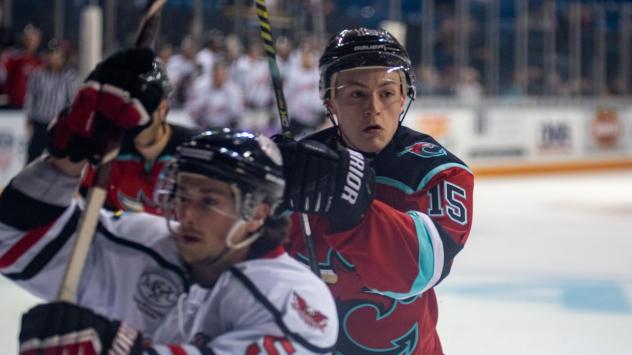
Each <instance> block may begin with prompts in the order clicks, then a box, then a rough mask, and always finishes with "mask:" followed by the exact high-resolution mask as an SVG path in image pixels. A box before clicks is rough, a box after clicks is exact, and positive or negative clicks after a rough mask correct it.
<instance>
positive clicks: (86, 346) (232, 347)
mask: <svg viewBox="0 0 632 355" xmlns="http://www.w3.org/2000/svg"><path fill="white" fill-rule="evenodd" d="M117 56H118V57H117ZM113 58H114V59H113ZM152 60H153V54H152V53H150V51H148V50H129V51H126V52H123V53H122V54H121V53H118V54H115V55H114V56H113V57H111V58H110V59H107V60H106V61H104V62H103V63H102V64H100V65H99V66H98V67H97V68H96V69H95V71H94V72H93V73H92V74H91V75H90V76H89V78H88V81H87V82H86V85H84V87H83V88H82V89H81V90H80V92H79V93H78V96H77V99H76V100H75V101H74V103H73V105H72V106H71V108H70V109H69V110H68V112H66V113H65V114H62V115H61V116H60V117H59V118H58V121H57V124H56V125H55V126H54V127H53V130H52V134H53V137H52V138H53V139H56V142H57V143H56V144H57V146H56V149H54V150H55V154H54V155H52V156H43V157H41V158H39V159H38V160H36V161H34V162H33V163H32V164H30V165H29V166H27V167H26V168H25V169H24V170H23V171H21V172H20V173H19V174H18V175H17V176H16V177H15V178H14V179H13V180H12V181H11V183H10V185H9V186H7V188H6V189H5V190H4V192H3V193H2V195H0V271H1V272H2V274H3V275H4V276H5V277H7V278H9V279H11V280H13V281H14V282H16V283H17V284H18V285H20V286H21V287H23V288H25V289H27V290H29V291H30V292H32V293H33V294H35V295H37V296H39V297H42V298H44V299H46V300H53V299H54V298H55V295H56V294H57V292H58V289H59V286H60V281H61V279H62V274H63V271H64V267H65V265H66V263H67V259H68V255H69V253H70V249H71V244H72V242H73V239H74V238H75V229H76V227H77V223H78V218H79V215H80V213H81V209H82V206H81V203H80V202H79V201H77V200H76V198H75V195H76V191H77V188H78V186H79V182H80V174H81V170H82V169H83V167H84V165H85V164H86V160H85V158H88V157H89V156H90V155H91V154H94V152H98V151H99V150H98V149H96V150H92V148H91V149H88V148H87V147H97V148H98V146H99V142H100V141H101V140H100V138H102V136H103V132H104V131H103V130H101V131H98V133H95V126H94V125H95V124H96V122H95V120H93V118H94V117H96V116H101V118H99V120H101V122H100V123H101V124H104V122H107V124H109V125H112V124H113V125H116V126H118V127H121V128H132V127H134V126H135V125H137V124H140V123H141V122H144V121H143V118H146V117H148V116H150V115H148V114H147V113H151V112H152V111H153V110H154V109H155V108H156V106H157V104H156V103H155V102H154V101H155V99H154V96H155V93H151V92H150V91H151V90H154V89H155V88H153V89H152V88H144V87H142V86H138V85H137V84H138V82H137V80H136V79H135V78H137V75H136V73H142V72H144V71H146V67H147V66H149V65H151V62H152ZM103 73H108V75H102V74H103ZM112 74H114V76H112ZM113 77H116V78H118V79H121V78H126V79H125V80H112V78H113ZM147 90H150V91H147ZM130 96H131V99H130ZM90 98H92V99H90ZM114 112H116V115H113V113H114ZM145 124H146V123H145ZM89 132H92V135H90V134H88V133H89ZM79 135H81V137H79ZM97 136H100V137H99V138H97ZM78 142H81V143H82V144H83V145H82V147H77V146H75V145H76V144H77V143H78ZM81 152H83V155H81V154H82V153H81ZM281 161H282V160H281V156H280V153H279V151H278V150H277V147H276V145H274V143H272V141H270V140H269V139H268V138H266V137H263V136H257V135H253V134H250V133H247V132H238V131H232V130H229V129H222V130H215V131H207V132H205V133H203V134H201V135H199V136H196V137H195V138H193V139H191V140H190V141H189V142H187V143H185V144H183V145H182V146H181V147H180V149H179V152H178V154H177V156H176V159H175V160H174V163H173V164H171V165H170V166H169V169H168V170H167V171H165V174H164V176H163V180H162V183H161V184H160V189H159V190H158V191H157V193H156V198H157V199H158V200H159V203H161V206H162V207H163V208H164V210H165V215H166V216H167V217H166V218H165V217H157V216H154V215H149V214H145V213H128V214H123V215H122V216H121V215H115V214H113V213H111V212H108V211H105V210H102V211H101V212H100V216H99V223H98V226H97V231H96V232H95V233H96V234H95V238H94V240H93V243H92V246H91V249H90V251H89V254H88V259H87V262H86V266H85V268H84V270H83V273H82V277H81V281H80V284H79V289H78V292H77V304H76V305H75V304H69V303H63V302H52V303H47V304H43V305H39V306H36V307H34V308H33V309H31V310H30V311H28V312H27V313H26V314H25V315H24V316H23V318H22V329H21V333H20V353H21V354H24V355H27V354H29V355H30V354H80V353H81V354H314V353H331V352H332V351H333V344H334V343H335V342H336V338H337V335H338V319H337V316H336V309H335V305H334V302H333V299H332V297H331V295H330V293H329V291H328V289H327V287H326V286H325V284H324V283H323V282H322V281H321V280H319V279H318V278H317V277H316V276H314V275H313V274H312V273H311V272H310V271H309V270H308V269H307V268H306V267H305V266H303V265H302V264H300V263H299V262H298V261H295V260H294V259H293V258H291V257H290V256H288V255H287V254H286V253H285V251H284V250H283V248H282V246H281V244H282V243H283V242H284V241H285V240H286V238H287V232H288V220H287V219H284V218H281V217H279V216H277V215H276V214H275V213H274V212H275V207H276V206H277V204H278V203H279V202H280V200H281V198H282V195H283V189H284V178H283V173H282V171H283V170H282V167H281ZM165 219H166V223H165Z"/></svg>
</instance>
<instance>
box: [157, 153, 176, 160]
mask: <svg viewBox="0 0 632 355" xmlns="http://www.w3.org/2000/svg"><path fill="white" fill-rule="evenodd" d="M172 159H173V155H171V154H167V155H163V156H161V157H159V158H158V161H169V160H172Z"/></svg>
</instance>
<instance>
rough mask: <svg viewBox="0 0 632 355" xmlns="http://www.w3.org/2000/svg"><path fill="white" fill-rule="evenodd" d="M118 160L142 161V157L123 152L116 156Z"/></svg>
mask: <svg viewBox="0 0 632 355" xmlns="http://www.w3.org/2000/svg"><path fill="white" fill-rule="evenodd" d="M116 160H117V161H141V159H140V157H139V156H138V155H136V154H121V155H119V156H118V157H116Z"/></svg>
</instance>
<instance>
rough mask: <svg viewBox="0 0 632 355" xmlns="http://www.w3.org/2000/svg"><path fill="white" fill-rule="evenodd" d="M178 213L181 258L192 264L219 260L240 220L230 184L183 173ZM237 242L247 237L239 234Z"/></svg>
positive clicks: (180, 181)
mask: <svg viewBox="0 0 632 355" xmlns="http://www.w3.org/2000/svg"><path fill="white" fill-rule="evenodd" d="M177 181H178V191H177V192H176V196H175V212H176V218H177V220H178V222H180V227H179V228H178V233H177V235H176V238H177V241H178V245H179V246H180V255H181V257H182V259H183V260H184V261H186V262H187V263H190V264H194V263H196V262H201V261H204V260H209V259H213V258H215V257H217V256H218V255H219V254H220V253H221V252H222V251H223V250H224V248H225V246H226V237H227V235H228V233H229V231H230V229H231V227H232V226H233V225H234V224H235V222H236V221H237V219H238V217H237V213H236V205H235V197H234V196H233V191H232V189H231V187H230V185H229V184H228V183H225V182H223V181H219V180H215V179H209V178H207V177H205V176H203V175H198V174H190V173H180V174H178V177H177ZM236 233H238V236H237V239H238V240H239V239H241V238H242V236H244V235H245V234H246V232H245V231H244V230H243V229H240V230H238V231H236Z"/></svg>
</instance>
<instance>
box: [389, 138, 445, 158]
mask: <svg viewBox="0 0 632 355" xmlns="http://www.w3.org/2000/svg"><path fill="white" fill-rule="evenodd" d="M406 153H412V154H415V155H417V156H419V157H422V158H434V157H440V156H443V155H447V153H446V151H445V149H444V148H443V147H441V146H439V145H436V144H433V143H430V142H417V143H415V144H412V145H409V146H408V147H406V149H405V150H404V151H402V152H401V153H399V156H402V155H404V154H406Z"/></svg>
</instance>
